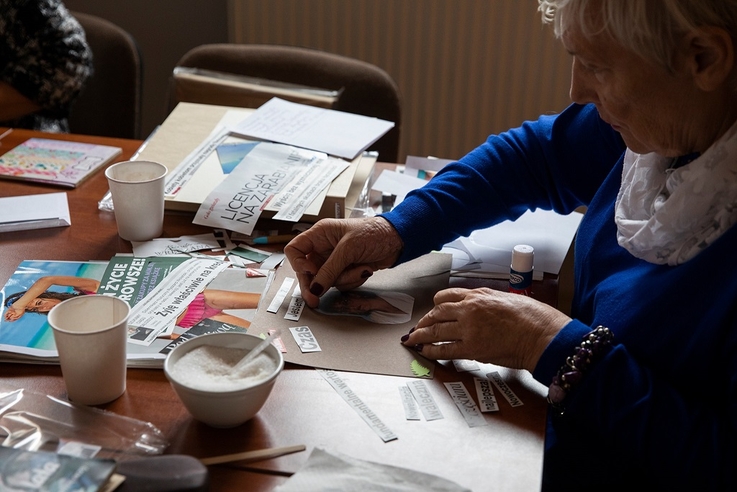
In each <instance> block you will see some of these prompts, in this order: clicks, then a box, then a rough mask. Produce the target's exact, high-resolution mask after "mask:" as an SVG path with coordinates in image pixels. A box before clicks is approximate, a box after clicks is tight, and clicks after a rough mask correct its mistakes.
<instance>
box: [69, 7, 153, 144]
mask: <svg viewBox="0 0 737 492" xmlns="http://www.w3.org/2000/svg"><path fill="white" fill-rule="evenodd" d="M72 15H74V17H75V18H76V19H77V20H78V21H79V23H80V24H81V25H82V27H83V28H84V30H85V34H86V36H87V42H88V44H89V45H90V48H91V49H92V57H93V60H92V62H93V68H94V72H93V74H92V77H90V78H89V79H88V81H87V85H86V86H85V88H84V90H83V91H82V93H81V94H80V96H79V98H78V99H77V100H76V101H75V102H74V103H73V105H72V108H71V111H70V115H69V128H70V130H71V132H72V133H81V134H85V135H99V136H104V137H117V138H140V137H141V135H140V133H141V87H142V82H143V63H142V61H141V55H140V51H139V49H138V45H137V43H136V41H135V39H134V38H133V36H131V35H130V34H129V33H128V32H127V31H125V30H123V29H122V28H120V27H118V26H117V25H115V24H113V23H112V22H109V21H107V20H105V19H101V18H100V17H96V16H94V15H90V14H83V13H80V12H72Z"/></svg>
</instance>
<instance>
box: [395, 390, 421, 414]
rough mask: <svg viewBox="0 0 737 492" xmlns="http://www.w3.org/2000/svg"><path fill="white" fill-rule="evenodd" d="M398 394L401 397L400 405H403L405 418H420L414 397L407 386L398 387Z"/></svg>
mask: <svg viewBox="0 0 737 492" xmlns="http://www.w3.org/2000/svg"><path fill="white" fill-rule="evenodd" d="M399 396H400V398H401V399H402V407H404V417H405V418H406V419H407V420H420V410H419V409H418V408H417V403H416V402H415V397H414V396H412V391H411V390H410V389H409V387H407V386H400V387H399Z"/></svg>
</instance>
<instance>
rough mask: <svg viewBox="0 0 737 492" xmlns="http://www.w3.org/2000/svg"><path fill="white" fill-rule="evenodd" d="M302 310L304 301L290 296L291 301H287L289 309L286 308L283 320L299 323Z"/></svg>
mask: <svg viewBox="0 0 737 492" xmlns="http://www.w3.org/2000/svg"><path fill="white" fill-rule="evenodd" d="M304 308H305V301H304V299H302V298H301V297H295V296H292V300H291V301H289V307H288V308H287V314H285V315H284V319H288V320H289V321H299V317H300V316H301V315H302V310H303V309H304Z"/></svg>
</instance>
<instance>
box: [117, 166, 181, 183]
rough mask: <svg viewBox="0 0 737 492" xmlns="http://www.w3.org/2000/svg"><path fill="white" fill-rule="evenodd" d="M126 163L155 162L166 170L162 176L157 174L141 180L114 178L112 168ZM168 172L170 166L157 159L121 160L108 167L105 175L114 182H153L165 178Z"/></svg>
mask: <svg viewBox="0 0 737 492" xmlns="http://www.w3.org/2000/svg"><path fill="white" fill-rule="evenodd" d="M126 164H154V165H155V166H158V167H160V168H162V169H163V170H164V172H163V173H162V174H161V175H160V176H156V177H155V178H151V179H144V180H141V181H126V180H123V179H117V178H114V177H112V176H111V175H110V173H111V172H112V171H111V170H112V169H114V168H116V167H118V166H121V165H126ZM167 174H169V168H167V167H166V166H165V165H163V164H162V163H160V162H156V161H121V162H116V163H115V164H113V165H112V166H110V167H108V168H107V169H105V177H106V178H107V179H108V180H110V181H112V182H114V183H122V184H133V183H135V184H138V183H151V182H152V181H157V180H159V179H162V178H165V177H166V175H167Z"/></svg>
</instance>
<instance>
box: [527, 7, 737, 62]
mask: <svg viewBox="0 0 737 492" xmlns="http://www.w3.org/2000/svg"><path fill="white" fill-rule="evenodd" d="M538 2H539V6H538V10H539V11H540V12H541V13H542V18H543V22H544V23H552V24H553V28H554V31H555V35H556V36H558V37H560V36H561V34H563V32H565V30H566V29H567V28H568V27H569V26H570V25H572V24H575V25H576V26H577V27H578V28H579V29H581V32H582V33H583V35H584V36H586V37H591V36H594V35H596V34H601V33H604V34H608V35H609V36H611V37H612V38H613V39H614V40H615V41H616V42H617V43H619V44H620V45H621V46H623V47H624V48H626V49H629V50H630V51H632V52H633V53H635V54H637V55H639V56H641V57H642V58H644V59H646V60H649V61H651V62H654V63H657V64H660V65H662V66H664V67H665V68H667V69H669V70H672V69H673V65H672V56H673V53H675V51H676V48H677V46H678V43H679V41H680V39H681V37H682V36H683V35H684V34H685V33H687V32H689V31H692V30H694V29H696V28H698V27H700V26H714V27H720V28H722V29H724V30H725V31H727V32H728V33H729V34H730V36H731V37H732V39H733V40H737V0H593V1H592V0H538ZM592 4H598V5H599V6H600V7H601V8H600V12H601V14H600V15H597V16H592V15H590V11H589V7H590V6H591V5H592Z"/></svg>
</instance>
